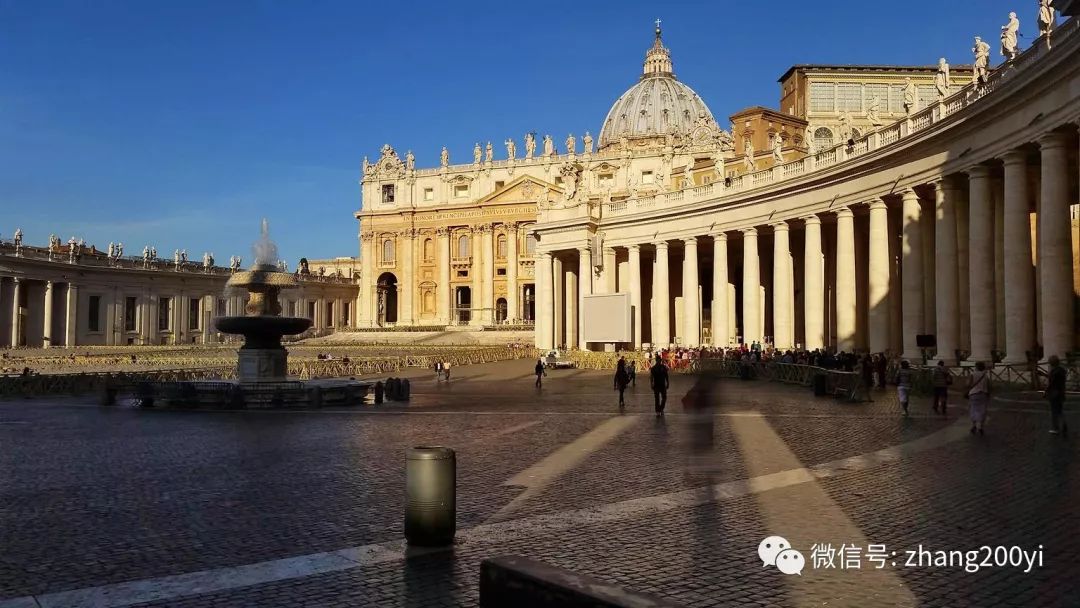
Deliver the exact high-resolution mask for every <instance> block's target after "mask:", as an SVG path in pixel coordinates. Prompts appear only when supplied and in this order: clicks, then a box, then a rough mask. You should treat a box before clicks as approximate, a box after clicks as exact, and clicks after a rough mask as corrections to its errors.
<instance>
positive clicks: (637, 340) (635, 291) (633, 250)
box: [567, 245, 641, 350]
mask: <svg viewBox="0 0 1080 608" xmlns="http://www.w3.org/2000/svg"><path fill="white" fill-rule="evenodd" d="M627 250H628V252H629V258H630V269H629V273H630V307H631V309H632V314H633V315H634V323H633V328H634V349H635V350H639V349H641V247H640V246H639V245H630V246H629V247H627ZM567 284H568V285H569V281H567ZM567 324H569V321H567Z"/></svg>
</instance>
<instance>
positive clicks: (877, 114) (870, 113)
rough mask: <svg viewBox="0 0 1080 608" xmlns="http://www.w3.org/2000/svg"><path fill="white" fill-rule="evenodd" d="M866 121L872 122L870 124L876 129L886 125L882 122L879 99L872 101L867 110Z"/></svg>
mask: <svg viewBox="0 0 1080 608" xmlns="http://www.w3.org/2000/svg"><path fill="white" fill-rule="evenodd" d="M866 120H868V121H870V124H871V125H873V126H875V127H880V126H881V125H883V124H884V123H883V122H882V120H881V100H880V99H878V98H877V97H874V98H873V99H871V100H870V105H869V107H867V108H866Z"/></svg>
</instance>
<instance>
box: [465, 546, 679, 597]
mask: <svg viewBox="0 0 1080 608" xmlns="http://www.w3.org/2000/svg"><path fill="white" fill-rule="evenodd" d="M507 606H513V608H553V607H556V606H557V607H559V608H680V605H679V604H675V603H672V602H669V601H667V600H662V599H660V598H658V597H655V596H652V595H647V594H642V593H634V592H633V591H628V590H626V589H623V588H621V587H619V586H617V585H613V584H611V583H607V582H604V581H601V580H599V579H595V578H592V577H589V576H584V575H581V574H577V573H574V572H570V571H568V570H563V569H561V568H556V567H554V566H549V565H548V564H545V563H542V562H538V561H535V560H531V559H528V558H524V557H518V556H514V555H507V556H502V557H493V558H490V559H486V560H484V561H483V562H482V563H481V564H480V608H505V607H507Z"/></svg>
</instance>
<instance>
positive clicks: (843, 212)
mask: <svg viewBox="0 0 1080 608" xmlns="http://www.w3.org/2000/svg"><path fill="white" fill-rule="evenodd" d="M836 217H838V218H839V217H843V218H849V217H855V213H854V212H853V211H852V210H851V207H841V208H839V209H837V210H836Z"/></svg>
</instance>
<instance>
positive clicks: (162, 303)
mask: <svg viewBox="0 0 1080 608" xmlns="http://www.w3.org/2000/svg"><path fill="white" fill-rule="evenodd" d="M170 316H172V298H161V299H160V300H158V313H157V328H158V331H169V317H170Z"/></svg>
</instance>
